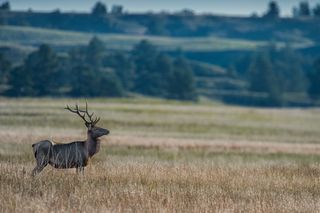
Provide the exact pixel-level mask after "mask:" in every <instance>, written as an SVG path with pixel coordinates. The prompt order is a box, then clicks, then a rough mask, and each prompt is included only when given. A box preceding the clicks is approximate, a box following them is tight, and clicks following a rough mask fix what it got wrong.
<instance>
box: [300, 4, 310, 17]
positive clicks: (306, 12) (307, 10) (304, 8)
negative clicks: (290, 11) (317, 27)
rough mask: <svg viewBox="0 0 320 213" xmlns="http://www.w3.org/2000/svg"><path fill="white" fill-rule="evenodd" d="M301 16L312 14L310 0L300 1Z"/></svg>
mask: <svg viewBox="0 0 320 213" xmlns="http://www.w3.org/2000/svg"><path fill="white" fill-rule="evenodd" d="M299 16H302V17H308V16H311V10H310V6H309V2H307V1H303V2H300V5H299Z"/></svg>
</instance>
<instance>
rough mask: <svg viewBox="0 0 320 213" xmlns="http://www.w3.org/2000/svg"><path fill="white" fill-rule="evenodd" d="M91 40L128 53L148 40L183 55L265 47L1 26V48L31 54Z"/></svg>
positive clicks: (238, 42)
mask: <svg viewBox="0 0 320 213" xmlns="http://www.w3.org/2000/svg"><path fill="white" fill-rule="evenodd" d="M93 36H98V37H99V38H100V39H101V40H102V41H103V42H105V44H106V47H107V48H108V49H117V50H131V49H132V47H133V46H134V45H135V44H137V43H138V42H140V41H141V40H142V39H147V40H149V41H150V42H152V43H153V44H154V45H156V46H158V47H159V48H161V50H176V49H178V48H181V49H182V50H184V51H219V50H252V49H256V48H257V47H261V46H263V45H266V42H257V41H250V40H241V39H225V38H218V37H197V38H172V37H162V36H139V35H123V34H99V33H94V34H93V33H81V32H72V31H63V30H49V29H41V28H34V27H20V26H19V27H17V26H1V29H0V46H14V47H19V48H22V49H26V50H30V48H31V49H32V48H34V47H35V46H38V45H39V44H42V43H46V44H50V45H52V46H55V47H72V46H78V45H87V44H88V42H89V40H90V39H91V38H92V37H93Z"/></svg>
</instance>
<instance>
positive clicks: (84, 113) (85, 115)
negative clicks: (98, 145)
mask: <svg viewBox="0 0 320 213" xmlns="http://www.w3.org/2000/svg"><path fill="white" fill-rule="evenodd" d="M65 109H67V110H69V111H70V112H72V113H75V114H77V115H78V116H79V117H80V118H82V120H83V121H84V124H85V125H86V127H87V129H88V135H90V136H91V137H92V138H93V139H97V138H99V137H101V136H104V135H108V134H109V133H110V131H109V130H107V129H104V128H101V127H98V126H96V124H97V123H98V122H99V121H100V118H98V117H96V118H93V114H94V113H91V114H90V113H89V112H88V103H87V102H86V109H85V110H80V109H79V106H78V104H76V106H75V108H74V109H71V108H70V107H69V106H68V105H67V107H66V108H65Z"/></svg>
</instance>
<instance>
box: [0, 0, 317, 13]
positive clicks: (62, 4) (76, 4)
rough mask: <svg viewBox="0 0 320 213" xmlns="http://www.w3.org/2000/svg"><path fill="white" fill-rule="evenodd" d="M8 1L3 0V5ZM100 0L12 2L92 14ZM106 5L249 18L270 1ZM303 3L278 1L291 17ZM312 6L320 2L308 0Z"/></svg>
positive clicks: (159, 0) (132, 0) (148, 0)
mask: <svg viewBox="0 0 320 213" xmlns="http://www.w3.org/2000/svg"><path fill="white" fill-rule="evenodd" d="M4 1H6V0H0V2H4ZM96 1H97V0H9V2H10V4H11V8H12V9H14V10H26V9H29V8H32V9H33V10H46V11H48V10H49V11H50V10H54V9H56V8H60V9H61V10H63V11H89V10H90V9H91V8H92V6H93V5H94V4H95V2H96ZM100 1H102V2H104V3H105V4H106V5H107V6H109V7H110V6H111V5H113V4H121V5H123V6H124V8H125V10H127V11H131V12H141V11H162V10H163V11H170V12H171V11H177V10H181V9H184V8H189V9H192V10H194V11H196V12H199V13H203V12H210V13H216V14H229V15H250V14H252V13H253V12H257V13H258V14H261V13H262V12H263V11H265V10H266V7H267V4H268V2H269V0H100ZM300 1H302V0H278V1H277V2H278V3H279V5H280V8H281V14H282V15H290V14H291V11H292V7H293V6H294V5H298V3H299V2H300ZM309 3H310V5H311V6H313V5H314V4H315V3H320V0H309Z"/></svg>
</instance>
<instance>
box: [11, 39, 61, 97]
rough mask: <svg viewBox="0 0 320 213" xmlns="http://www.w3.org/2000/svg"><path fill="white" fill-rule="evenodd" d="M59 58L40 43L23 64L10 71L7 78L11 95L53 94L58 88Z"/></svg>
mask: <svg viewBox="0 0 320 213" xmlns="http://www.w3.org/2000/svg"><path fill="white" fill-rule="evenodd" d="M58 62H59V60H58V57H57V55H56V53H55V52H54V51H53V50H52V49H51V48H50V47H49V46H48V45H41V46H40V47H39V49H38V50H37V51H35V52H33V53H31V54H30V55H29V56H28V57H27V59H26V60H25V62H24V64H23V65H22V66H20V67H18V68H16V69H14V70H13V71H12V73H11V74H10V78H9V85H10V86H11V89H10V90H9V91H8V94H10V95H13V96H46V95H53V94H55V91H56V90H57V89H58V88H59V86H60V85H59V82H58V81H57V77H58V76H59V74H60V73H59V71H60V70H59V63H58Z"/></svg>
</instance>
